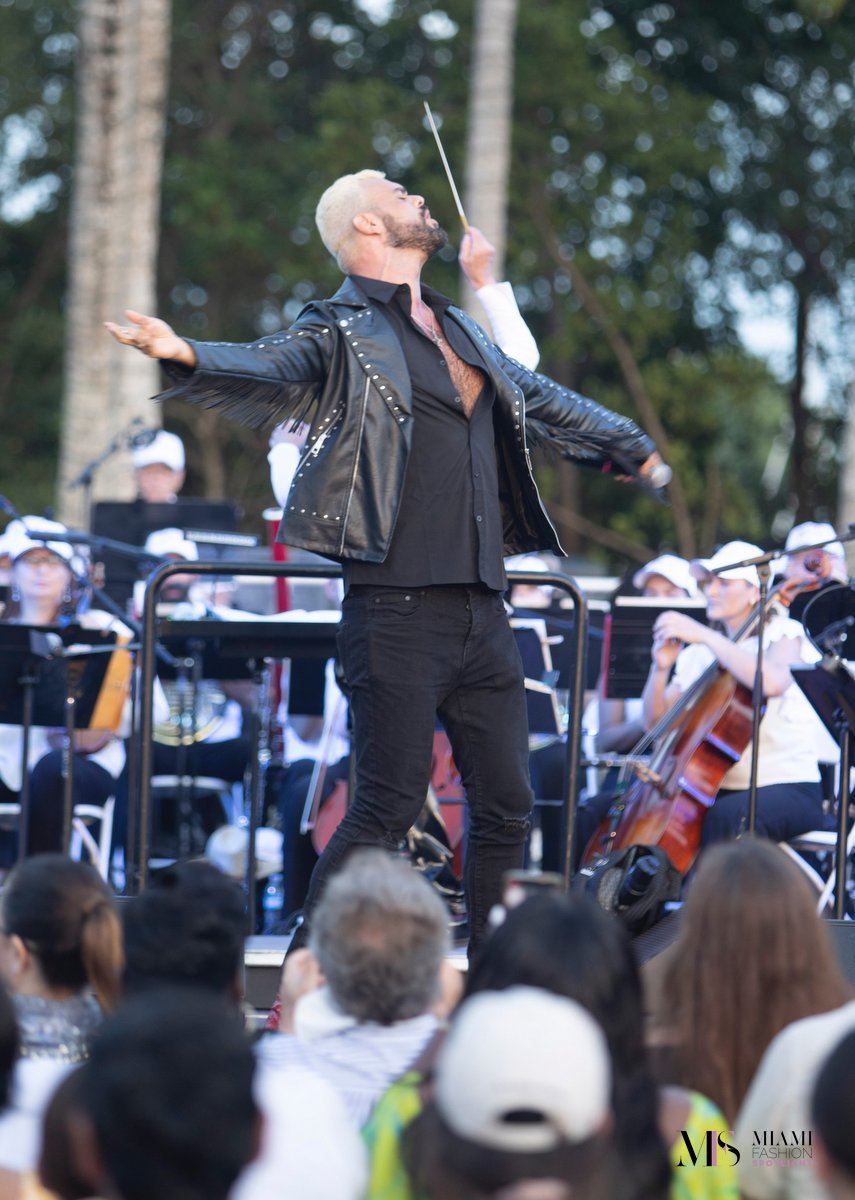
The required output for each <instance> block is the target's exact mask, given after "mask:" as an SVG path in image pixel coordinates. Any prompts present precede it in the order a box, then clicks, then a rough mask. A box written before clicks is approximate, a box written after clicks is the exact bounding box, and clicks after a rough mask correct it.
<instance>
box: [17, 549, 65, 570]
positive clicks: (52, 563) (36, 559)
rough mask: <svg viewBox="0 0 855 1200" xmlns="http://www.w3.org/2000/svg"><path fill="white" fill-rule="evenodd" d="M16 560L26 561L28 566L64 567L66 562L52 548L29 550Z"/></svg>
mask: <svg viewBox="0 0 855 1200" xmlns="http://www.w3.org/2000/svg"><path fill="white" fill-rule="evenodd" d="M18 562H22V563H26V564H27V566H28V567H64V566H65V565H66V564H65V562H64V560H63V559H61V558H60V556H59V555H58V554H54V552H53V551H52V550H30V551H29V552H28V553H27V554H22V555H21V557H20V558H19V559H18Z"/></svg>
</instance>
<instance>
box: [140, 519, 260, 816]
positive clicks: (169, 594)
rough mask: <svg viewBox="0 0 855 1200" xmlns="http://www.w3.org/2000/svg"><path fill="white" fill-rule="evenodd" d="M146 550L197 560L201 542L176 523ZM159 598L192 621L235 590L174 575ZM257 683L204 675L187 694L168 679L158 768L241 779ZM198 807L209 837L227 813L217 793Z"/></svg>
mask: <svg viewBox="0 0 855 1200" xmlns="http://www.w3.org/2000/svg"><path fill="white" fill-rule="evenodd" d="M145 549H146V550H148V551H150V552H151V553H152V554H156V555H159V556H161V557H163V558H169V559H173V560H174V561H176V562H180V561H187V562H195V561H196V560H197V559H198V557H199V552H198V549H197V547H196V543H195V542H193V541H190V540H189V539H187V538H185V537H184V534H183V533H182V531H181V530H180V529H177V528H171V529H158V530H155V531H154V532H153V533H150V534H149V535H148V537H147V538H146V543H145ZM158 600H159V603H158V613H160V612H161V610H162V609H163V610H164V613H167V612H168V613H169V614H170V615H173V616H175V617H179V616H180V617H182V618H183V619H186V620H193V619H202V618H204V617H206V616H208V615H210V614H211V612H212V611H213V610H212V606H213V605H218V606H221V607H231V603H230V600H231V592H230V591H229V589H227V588H225V587H224V586H223V585H222V584H221V583H219V582H217V583H214V582H211V581H209V580H202V581H201V582H200V581H199V579H198V577H197V576H194V575H170V576H169V578H168V579H166V580H165V581H164V582H163V584H162V585H161V588H160V591H159V594H158ZM226 601H228V603H226ZM252 686H253V685H252V684H251V682H250V681H249V680H245V681H244V680H229V681H219V680H213V679H202V680H200V681H199V683H198V686H196V685H194V684H192V683H190V686H189V687H188V689H187V695H186V696H184V693H183V692H182V688H181V687H180V685H179V684H178V683H177V682H176V681H173V680H168V681H167V682H166V683H165V685H164V691H165V692H166V696H167V700H168V701H169V705H170V719H169V720H168V721H163V722H160V723H159V724H158V725H157V726H156V727H155V730H154V744H153V746H152V771H153V773H154V774H155V775H177V776H184V775H189V776H192V777H208V778H214V779H223V780H225V781H226V783H241V782H242V781H243V778H244V775H245V773H246V769H247V766H248V764H249V756H250V737H249V734H248V732H246V731H245V730H244V720H243V712H244V709H249V708H250V707H251V705H252V702H253V696H252ZM182 697H183V699H182ZM188 703H189V706H190V707H191V708H192V712H191V713H190V714H189V715H190V717H191V724H192V727H193V731H192V733H191V734H188V733H187V725H186V721H187V716H188V714H187V713H186V712H185V711H183V710H184V707H185V705H186V704H188ZM196 807H197V809H198V810H199V811H198V812H197V816H198V818H199V821H200V824H201V827H202V831H203V832H204V834H205V835H206V836H208V835H210V834H211V833H213V831H214V830H215V829H216V828H217V827H218V826H219V825H221V824H222V822H223V820H224V819H225V816H226V814H225V813H224V812H223V810H222V806H221V804H220V801H219V799H218V798H217V797H211V796H207V795H205V796H200V797H199V798H198V800H197V804H196Z"/></svg>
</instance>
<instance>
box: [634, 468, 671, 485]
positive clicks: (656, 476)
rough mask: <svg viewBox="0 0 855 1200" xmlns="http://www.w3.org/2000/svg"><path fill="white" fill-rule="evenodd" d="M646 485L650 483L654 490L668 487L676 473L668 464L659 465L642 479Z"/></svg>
mask: <svg viewBox="0 0 855 1200" xmlns="http://www.w3.org/2000/svg"><path fill="white" fill-rule="evenodd" d="M641 478H642V479H643V480H644V482H645V483H649V484H650V486H651V487H652V488H657V489H660V488H664V487H667V486H668V484H669V483H670V482H671V480H672V479H673V478H674V472H673V471H672V470H671V468H670V467H669V466H668V464H667V463H657V464H656V466H655V467H653V468H652V469H651V470H649V471H648V472H647V474H646V475H642V477H641Z"/></svg>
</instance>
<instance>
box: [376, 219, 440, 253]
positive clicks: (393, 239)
mask: <svg viewBox="0 0 855 1200" xmlns="http://www.w3.org/2000/svg"><path fill="white" fill-rule="evenodd" d="M420 217H421V219H420V220H419V221H418V222H413V223H412V224H410V223H407V222H404V221H396V220H395V218H394V217H390V216H389V215H388V214H387V213H381V214H380V219H381V220H382V222H383V225H384V226H385V228H386V232H387V234H388V235H389V245H390V246H394V247H395V248H396V249H401V250H421V251H423V253H424V255H425V258H431V257H432V256H433V255H434V254H436V253H437V252H438V251H439V250H441V249H442V248H443V246H445V245H447V243H448V234H447V233H446V232H445V230H444V229H442V228H441V227H440V226H439V225H428V223H427V216H426V214H425V210H424V209H422V211H421V213H420Z"/></svg>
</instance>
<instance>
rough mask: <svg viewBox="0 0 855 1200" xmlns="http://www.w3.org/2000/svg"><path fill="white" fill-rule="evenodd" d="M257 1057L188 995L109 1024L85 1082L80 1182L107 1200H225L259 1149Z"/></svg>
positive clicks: (162, 999) (147, 1005) (170, 993)
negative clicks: (85, 1130)
mask: <svg viewBox="0 0 855 1200" xmlns="http://www.w3.org/2000/svg"><path fill="white" fill-rule="evenodd" d="M253 1068H254V1056H253V1053H252V1049H251V1046H250V1043H249V1040H248V1039H247V1037H246V1035H245V1034H244V1032H243V1030H242V1028H241V1025H240V1022H239V1021H238V1020H237V1019H236V1018H235V1017H234V1016H233V1015H230V1014H229V1013H228V1012H227V1011H226V1010H225V1009H224V1008H223V1005H222V1003H221V1002H220V1001H219V1000H218V999H217V998H215V997H213V996H207V995H205V994H204V993H202V992H198V991H197V992H191V991H188V990H187V989H180V990H168V989H167V990H163V991H161V992H154V993H151V994H150V995H146V996H137V997H134V998H132V999H131V1000H128V1001H127V1002H126V1003H125V1004H123V1006H122V1008H121V1009H120V1010H119V1012H118V1013H117V1014H116V1015H115V1016H114V1017H112V1018H111V1019H110V1020H109V1021H107V1022H105V1024H104V1026H103V1027H102V1029H101V1031H100V1032H99V1034H98V1036H97V1038H96V1039H95V1041H94V1043H93V1046H92V1055H91V1058H90V1060H89V1063H88V1064H87V1067H86V1070H85V1071H84V1072H83V1073H82V1075H81V1077H80V1095H79V1105H80V1108H81V1110H82V1112H83V1114H84V1117H85V1119H86V1121H87V1122H88V1130H89V1134H88V1136H83V1137H82V1138H81V1139H80V1140H81V1141H82V1143H83V1146H84V1147H85V1150H82V1151H81V1155H80V1157H81V1158H82V1159H83V1162H82V1164H81V1168H79V1169H81V1173H82V1174H83V1175H84V1177H85V1178H87V1179H88V1180H89V1182H90V1185H91V1187H92V1189H93V1190H92V1193H91V1194H93V1195H99V1196H102V1195H103V1196H105V1197H108V1198H109V1200H151V1198H152V1197H154V1196H156V1197H157V1198H158V1200H226V1197H227V1196H228V1194H229V1192H230V1190H231V1188H232V1186H233V1184H234V1182H235V1180H236V1179H237V1176H238V1175H239V1173H240V1172H241V1170H242V1169H243V1167H244V1166H246V1164H247V1163H248V1162H250V1161H251V1160H252V1158H253V1157H254V1156H255V1154H256V1152H257V1148H258V1137H259V1118H258V1111H257V1108H256V1104H255V1100H254V1098H253V1091H252V1079H253Z"/></svg>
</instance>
